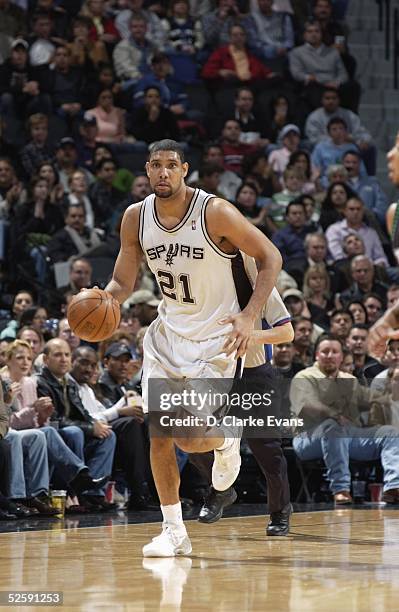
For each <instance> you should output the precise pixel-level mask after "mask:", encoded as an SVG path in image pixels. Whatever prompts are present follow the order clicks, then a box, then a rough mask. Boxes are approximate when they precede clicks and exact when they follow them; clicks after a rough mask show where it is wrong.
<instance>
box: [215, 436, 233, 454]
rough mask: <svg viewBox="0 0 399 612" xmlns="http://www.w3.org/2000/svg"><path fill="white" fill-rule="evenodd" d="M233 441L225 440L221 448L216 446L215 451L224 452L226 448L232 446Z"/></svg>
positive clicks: (231, 439)
mask: <svg viewBox="0 0 399 612" xmlns="http://www.w3.org/2000/svg"><path fill="white" fill-rule="evenodd" d="M233 440H234V438H225V439H224V442H223V444H222V445H221V446H218V447H217V448H216V450H219V451H222V450H226V448H229V447H230V446H231V445H232V444H233Z"/></svg>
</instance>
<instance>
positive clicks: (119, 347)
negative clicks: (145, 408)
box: [98, 342, 134, 405]
mask: <svg viewBox="0 0 399 612" xmlns="http://www.w3.org/2000/svg"><path fill="white" fill-rule="evenodd" d="M132 359H133V354H132V351H131V350H130V348H129V347H128V346H126V344H123V343H122V342H119V343H118V342H114V343H112V344H111V345H110V346H109V347H108V348H107V349H106V351H105V355H104V372H103V373H102V375H101V376H100V378H99V381H98V383H99V387H100V389H101V391H102V394H103V396H104V398H106V399H107V400H108V401H109V403H110V405H111V404H112V405H114V404H116V403H117V402H118V401H119V400H120V399H121V398H123V397H125V395H126V391H129V390H130V391H133V390H134V387H133V386H132V385H131V384H130V382H129V378H128V364H129V362H130V361H131V360H132Z"/></svg>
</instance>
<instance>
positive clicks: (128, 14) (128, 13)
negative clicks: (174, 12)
mask: <svg viewBox="0 0 399 612" xmlns="http://www.w3.org/2000/svg"><path fill="white" fill-rule="evenodd" d="M126 4H127V6H128V8H127V9H125V10H122V11H120V12H119V14H118V15H117V17H116V19H115V25H116V27H117V29H118V32H119V34H120V35H121V37H122V38H124V39H129V37H130V33H131V29H130V24H131V20H132V18H133V17H135V16H137V15H140V17H142V18H143V19H144V20H145V21H146V23H147V35H146V38H147V40H148V42H150V43H151V44H152V45H154V47H156V48H157V49H158V51H163V50H164V47H165V44H166V33H165V29H164V28H163V26H162V22H161V20H160V18H159V17H158V15H157V14H156V13H155V12H154V11H152V10H146V9H143V4H144V3H143V0H127V3H126Z"/></svg>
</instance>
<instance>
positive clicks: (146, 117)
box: [131, 87, 180, 144]
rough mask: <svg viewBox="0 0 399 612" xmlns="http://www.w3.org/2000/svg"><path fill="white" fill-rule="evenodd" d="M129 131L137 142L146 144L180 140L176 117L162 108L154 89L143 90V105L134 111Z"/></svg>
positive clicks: (158, 93)
mask: <svg viewBox="0 0 399 612" xmlns="http://www.w3.org/2000/svg"><path fill="white" fill-rule="evenodd" d="M131 129H132V133H133V136H134V137H135V138H136V139H137V140H139V141H143V142H146V143H148V144H151V143H152V142H156V141H157V140H160V139H163V138H170V139H172V140H177V141H179V140H180V132H179V127H178V125H177V120H176V117H175V115H174V114H173V113H172V112H171V111H170V110H169V109H167V108H163V107H162V103H161V94H160V91H159V89H157V88H156V87H149V88H148V89H146V90H145V94H144V105H143V106H142V107H141V108H139V109H137V110H136V111H135V113H134V116H133V120H132V128H131Z"/></svg>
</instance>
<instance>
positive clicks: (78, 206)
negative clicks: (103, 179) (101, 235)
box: [64, 202, 86, 219]
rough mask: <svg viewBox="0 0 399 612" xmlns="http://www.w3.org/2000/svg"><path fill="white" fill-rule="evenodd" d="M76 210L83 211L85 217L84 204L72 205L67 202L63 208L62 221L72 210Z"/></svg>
mask: <svg viewBox="0 0 399 612" xmlns="http://www.w3.org/2000/svg"><path fill="white" fill-rule="evenodd" d="M76 208H81V209H82V210H83V211H84V213H85V216H86V209H85V205H84V204H81V203H80V202H76V204H72V203H71V202H68V204H67V205H66V206H65V208H64V219H66V217H67V216H68V215H69V213H70V211H71V210H72V209H76Z"/></svg>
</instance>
